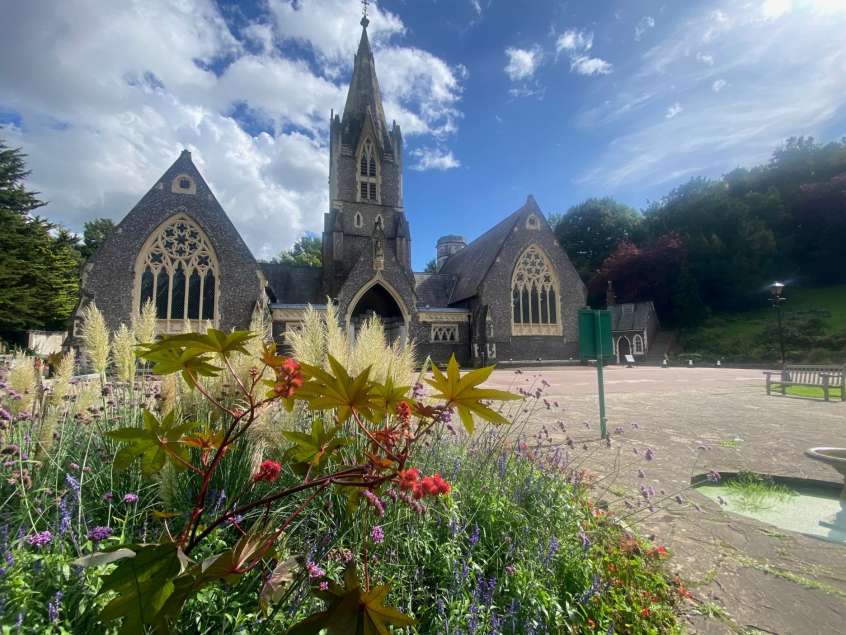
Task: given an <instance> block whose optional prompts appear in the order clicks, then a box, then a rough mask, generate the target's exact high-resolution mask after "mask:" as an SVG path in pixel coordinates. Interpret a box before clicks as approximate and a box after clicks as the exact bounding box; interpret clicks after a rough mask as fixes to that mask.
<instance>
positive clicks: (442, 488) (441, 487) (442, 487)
mask: <svg viewBox="0 0 846 635" xmlns="http://www.w3.org/2000/svg"><path fill="white" fill-rule="evenodd" d="M432 482H434V484H435V487H437V488H438V494H449V493H450V492H451V491H452V486H451V485H450V484H449V483H447V482H446V481H445V480H444V479H442V478H441V475H440V474H435V475H434V476H433V477H432Z"/></svg>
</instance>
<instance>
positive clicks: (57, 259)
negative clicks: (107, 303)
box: [0, 142, 79, 330]
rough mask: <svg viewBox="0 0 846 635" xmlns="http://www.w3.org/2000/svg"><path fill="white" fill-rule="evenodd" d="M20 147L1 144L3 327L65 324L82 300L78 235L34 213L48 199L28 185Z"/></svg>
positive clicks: (0, 305) (0, 295) (0, 303)
mask: <svg viewBox="0 0 846 635" xmlns="http://www.w3.org/2000/svg"><path fill="white" fill-rule="evenodd" d="M24 158H25V157H24V155H23V154H22V153H21V151H20V149H11V148H8V147H7V146H6V145H5V144H3V143H2V142H0V330H12V329H29V328H62V327H63V326H64V325H65V323H66V321H67V319H68V318H69V316H70V313H71V311H72V310H73V306H74V304H75V303H76V295H77V289H78V284H79V282H78V276H79V252H78V251H77V250H76V242H77V240H76V237H75V236H73V235H72V234H70V233H69V232H67V230H63V229H61V228H58V227H57V226H55V225H53V224H52V223H49V222H48V221H47V220H45V219H43V218H39V217H37V216H32V215H31V214H30V213H31V212H32V211H33V210H35V209H38V208H39V207H41V206H42V205H43V204H44V203H43V202H42V201H40V200H39V199H38V197H37V193H36V192H31V191H29V190H27V189H26V187H25V185H24V180H25V179H26V177H27V176H28V175H29V172H28V171H27V169H26V164H25V161H24Z"/></svg>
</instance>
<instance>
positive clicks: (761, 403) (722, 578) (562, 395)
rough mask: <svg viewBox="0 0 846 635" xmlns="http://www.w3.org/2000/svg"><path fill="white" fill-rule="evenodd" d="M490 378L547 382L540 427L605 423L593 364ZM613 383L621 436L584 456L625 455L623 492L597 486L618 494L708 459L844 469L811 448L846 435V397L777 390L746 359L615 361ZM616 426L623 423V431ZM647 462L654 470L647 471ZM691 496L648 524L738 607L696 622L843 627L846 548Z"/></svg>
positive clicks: (670, 480)
mask: <svg viewBox="0 0 846 635" xmlns="http://www.w3.org/2000/svg"><path fill="white" fill-rule="evenodd" d="M543 381H546V382H548V383H549V386H548V387H544V386H543V383H542V382H543ZM488 383H489V384H490V385H492V386H496V387H501V388H509V387H510V388H511V389H512V390H513V389H516V388H517V387H518V386H522V387H524V388H526V389H529V388H530V387H534V388H537V387H542V388H544V390H545V392H544V397H545V398H546V399H547V400H548V401H549V403H550V409H549V410H547V409H546V408H545V407H541V408H539V409H538V410H536V412H535V414H534V416H533V420H532V426H533V428H534V429H539V428H540V426H541V425H543V424H544V423H546V424H547V427H548V429H549V430H550V431H551V432H552V433H553V436H554V437H556V438H558V439H563V438H564V434H563V433H561V432H556V427H555V426H556V424H557V422H558V421H563V422H564V425H565V426H566V427H567V430H568V434H571V435H572V436H573V437H574V438H577V439H580V440H581V439H590V438H596V436H597V434H598V418H599V415H598V403H597V382H596V370H595V369H594V368H585V367H557V368H556V367H528V368H522V369H520V372H515V369H503V370H497V371H495V372H494V374H493V375H492V376H491V379H490V381H489V382H488ZM605 389H606V404H607V417H608V429H609V431H610V432H611V433H612V434H611V436H612V447H611V449H610V450H608V449H603V450H602V451H599V452H598V451H595V450H591V453H592V454H591V457H590V458H589V459H588V460H587V462H586V465H588V466H589V467H591V468H592V469H594V470H595V471H597V472H599V473H601V474H607V473H608V472H609V471H610V470H611V469H612V467H611V466H612V465H614V464H615V461H617V462H618V464H620V465H621V466H622V467H621V468H620V469H619V477H618V478H617V479H615V486H614V492H613V493H611V492H607V491H606V492H597V493H596V495H597V497H603V496H604V497H607V498H609V499H611V500H614V499H615V497H616V496H615V494H617V495H618V494H620V493H622V492H621V489H620V488H623V490H624V491H629V492H631V493H632V496H633V497H635V496H637V487H638V486H639V484H640V483H641V482H645V483H646V484H647V485H652V486H653V487H654V488H655V489H656V490H661V489H663V490H665V491H666V492H668V493H670V492H675V491H676V490H678V489H681V488H684V487H685V486H686V484H687V483H688V482H689V480H690V477H691V476H692V475H693V474H698V473H703V472H706V471H708V470H709V469H715V470H718V471H720V470H722V471H739V470H744V469H745V470H752V471H757V472H762V473H770V474H780V475H790V476H799V477H806V478H817V479H823V480H830V481H838V480H839V476H838V474H837V473H836V472H835V471H834V470H832V469H830V468H828V467H826V466H825V465H823V464H821V463H819V462H817V461H813V460H812V459H810V458H808V457H806V456H805V454H804V452H805V450H806V449H807V448H810V447H814V446H825V445H829V446H831V445H836V446H846V403H843V402H840V401H832V402H828V403H826V402H824V401H822V400H820V401H815V400H809V399H800V398H793V397H781V396H770V397H768V396H767V395H766V393H765V390H764V381H763V375H762V373H761V371H758V370H748V369H713V368H692V369H691V368H669V369H662V368H625V367H619V366H613V367H608V368H606V369H605ZM556 401H557V402H558V404H559V407H558V408H555V406H554V403H555V402H556ZM585 421H587V422H588V423H589V424H590V429H588V428H586V427H585V426H584V422H585ZM635 423H636V424H637V429H635V426H634V425H633V424H635ZM618 427H621V428H622V430H623V431H622V433H615V432H614V431H615V429H617V428H618ZM592 447H595V445H594V446H592ZM634 447H637V448H638V449H639V453H638V454H635V453H634V451H633V448H634ZM647 447H649V448H652V449H653V450H654V454H655V456H654V459H653V460H652V461H649V462H646V461H645V460H644V459H643V458H642V457H643V450H645V448H647ZM638 468H642V469H644V471H645V473H646V478H645V479H644V480H643V481H642V480H641V479H639V478H638V476H637V470H638ZM683 496H684V497H685V502H684V503H683V504H682V505H679V504H677V503H675V502H669V501H668V502H665V503H663V504H662V505H660V510H659V511H658V512H657V513H655V514H653V515H651V516H650V517H649V518H646V519H644V520H642V521H641V523H640V524H641V530H642V531H643V532H644V533H646V534H650V533H653V532H654V534H655V535H656V540H657V541H659V542H661V543H663V544H665V545H666V546H667V547H668V548H669V549H671V551H672V552H673V554H674V555H673V558H672V560H671V563H672V566H673V567H677V568H678V570H679V571H680V572H681V574H682V575H683V576H684V577H685V578H686V579H687V580H688V582H689V584H690V587H691V588H692V589H693V590H694V592H695V595H696V597H697V598H698V599H699V600H701V601H704V602H706V604H705V608H707V609H710V612H715V611H717V609H715V607H716V606H717V605H720V606H723V607H725V610H726V612H727V613H728V615H729V616H730V617H723V618H716V617H711V618H704V617H701V616H695V615H691V617H690V623H689V625H688V626H689V628H690V630H691V631H692V632H702V633H721V632H739V631H738V630H737V629H746V630H748V631H750V632H758V631H762V632H766V633H801V634H811V633H840V632H843V628H844V627H843V625H844V624H846V547H844V546H843V545H837V544H833V543H828V542H824V541H821V540H819V539H816V538H810V537H807V536H804V535H801V534H795V533H791V532H786V531H783V530H779V529H777V528H775V527H773V526H770V525H766V524H764V523H760V522H758V521H755V520H752V519H749V518H745V517H741V516H738V515H734V514H729V513H726V512H724V511H723V510H722V509H720V507H719V505H717V504H715V503H713V502H711V501H710V500H709V499H707V498H705V497H704V496H702V495H700V494H698V493H697V492H684V494H683ZM693 503H695V504H696V505H698V506H700V507H701V511H697V509H696V508H695V507H694V505H693ZM637 518H638V517H637V516H635V517H634V518H632V519H631V520H636V519H637ZM751 629H758V631H755V630H751ZM741 632H742V631H741Z"/></svg>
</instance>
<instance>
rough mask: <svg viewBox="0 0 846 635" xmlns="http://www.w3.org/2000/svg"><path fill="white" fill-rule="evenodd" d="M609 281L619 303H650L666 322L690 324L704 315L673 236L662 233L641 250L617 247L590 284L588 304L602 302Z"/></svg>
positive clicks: (684, 255) (681, 250) (680, 247)
mask: <svg viewBox="0 0 846 635" xmlns="http://www.w3.org/2000/svg"><path fill="white" fill-rule="evenodd" d="M609 281H611V282H612V283H613V285H614V292H615V294H616V296H617V299H618V300H619V301H621V302H637V301H648V300H652V302H653V303H654V304H655V309H656V311H657V312H658V314H659V315H660V316H661V317H662V319H663V320H665V321H667V322H670V323H675V324H691V323H694V322H696V321H698V320H700V319H703V318H704V317H705V316H707V307H705V305H704V304H703V302H702V299H701V298H700V297H699V293H698V291H697V288H696V283H695V281H694V280H693V278H692V277H691V275H690V272H689V270H688V266H687V250H686V249H685V247H684V244H683V242H682V240H681V238H679V236H678V235H677V234H673V233H670V234H665V235H664V236H661V237H660V238H658V239H657V240H655V241H654V242H652V243H650V244H647V245H645V246H643V247H638V246H637V245H635V244H634V243H633V242H631V241H628V240H625V241H623V242H621V243H620V244H619V245H617V248H616V249H615V250H614V252H613V253H612V254H611V255H610V256H609V257H608V258H606V259H605V262H603V263H602V267H601V268H600V270H599V272H598V273H597V275H596V276H595V277H594V278H593V280H591V282H590V286H589V287H588V294H589V297H590V301H591V304H592V305H594V306H596V305H600V304H602V303H603V301H604V295H605V290H606V289H607V287H608V282H609Z"/></svg>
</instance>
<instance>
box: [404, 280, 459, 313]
mask: <svg viewBox="0 0 846 635" xmlns="http://www.w3.org/2000/svg"><path fill="white" fill-rule="evenodd" d="M455 281H456V277H455V276H452V275H448V274H442V273H415V274H414V290H415V292H416V293H417V306H418V307H419V308H424V307H433V308H434V307H445V306H447V305H448V304H449V296H450V294H451V293H452V289H453V287H454V286H455Z"/></svg>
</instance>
